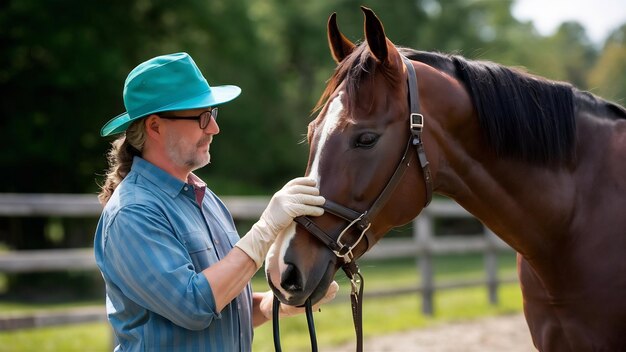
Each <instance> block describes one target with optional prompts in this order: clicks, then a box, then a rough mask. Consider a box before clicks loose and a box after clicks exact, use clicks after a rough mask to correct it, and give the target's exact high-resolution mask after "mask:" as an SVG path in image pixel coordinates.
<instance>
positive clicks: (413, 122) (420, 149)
mask: <svg viewBox="0 0 626 352" xmlns="http://www.w3.org/2000/svg"><path fill="white" fill-rule="evenodd" d="M402 61H404V66H405V67H406V69H407V71H408V76H409V77H408V82H409V107H410V109H411V115H410V118H409V131H411V143H412V144H413V145H414V146H415V149H416V150H417V157H418V159H419V161H420V166H421V167H422V171H423V172H424V183H425V184H426V204H425V205H424V207H427V206H428V204H430V201H431V199H432V198H433V181H432V175H431V173H430V167H429V166H428V159H426V152H425V151H424V143H423V141H422V130H423V129H424V115H422V114H420V100H419V93H418V90H417V75H416V74H415V67H413V63H412V62H411V60H409V59H408V58H407V57H406V56H402Z"/></svg>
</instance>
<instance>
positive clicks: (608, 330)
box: [266, 8, 626, 351]
mask: <svg viewBox="0 0 626 352" xmlns="http://www.w3.org/2000/svg"><path fill="white" fill-rule="evenodd" d="M362 9H363V12H364V13H365V39H366V41H365V42H363V43H361V44H360V45H355V44H353V43H351V42H350V41H349V40H348V39H346V38H345V36H343V35H342V34H341V33H340V31H339V29H338V28H337V25H336V19H335V15H334V14H333V15H332V16H331V18H330V19H329V22H328V40H329V44H330V48H331V52H332V56H333V58H334V59H335V61H336V62H337V63H338V66H337V68H336V70H335V73H334V75H333V76H332V77H331V79H330V80H329V82H328V85H327V87H326V90H325V92H324V93H323V95H322V97H321V98H320V104H319V105H320V106H321V107H322V108H321V110H320V113H319V115H318V116H317V118H316V119H315V120H314V121H312V122H311V123H310V124H309V130H308V141H309V144H310V155H309V162H308V168H307V172H306V173H307V174H308V175H309V176H311V177H314V178H316V179H317V180H318V182H319V186H320V191H321V193H322V195H324V196H325V197H326V198H327V200H329V201H332V202H334V203H336V204H340V205H342V206H344V207H346V208H349V209H353V210H354V211H355V212H356V213H357V214H359V213H361V214H368V213H367V211H368V210H370V208H371V207H372V204H373V203H374V202H375V200H376V199H377V198H378V197H379V195H380V194H381V193H383V189H384V188H385V186H386V184H387V183H388V181H389V179H390V178H392V174H394V169H396V166H397V165H399V164H402V163H404V161H401V159H402V160H403V159H408V161H407V162H406V163H407V164H408V165H409V167H408V168H407V170H406V172H404V174H402V175H401V176H400V182H398V184H397V186H396V187H395V188H394V189H392V190H391V191H389V192H386V193H389V194H388V197H385V198H388V200H386V201H385V204H383V205H382V206H379V207H378V208H380V209H379V210H378V211H376V213H375V214H372V213H369V216H370V217H371V218H370V219H369V220H370V221H371V223H367V224H365V225H367V226H365V225H363V226H351V225H350V226H349V225H347V223H348V222H349V221H347V220H346V219H349V218H348V217H345V216H344V217H343V218H342V216H337V215H335V214H333V213H332V212H326V213H325V214H324V215H323V216H321V217H319V218H313V219H311V220H312V221H313V222H314V223H315V225H316V227H318V228H319V229H321V230H322V232H324V233H326V234H331V235H328V236H329V237H331V238H333V239H336V238H337V237H338V236H339V233H340V232H341V236H342V237H343V239H342V240H341V241H342V242H343V243H351V244H352V245H354V248H347V249H349V250H350V253H349V254H348V255H347V256H346V255H345V252H346V251H343V252H342V253H338V251H335V252H333V251H331V250H329V249H328V248H327V245H326V244H324V243H323V242H322V241H320V240H318V238H317V237H315V236H312V235H311V233H310V232H309V231H308V230H307V229H305V228H304V227H302V226H301V225H295V224H294V225H293V226H292V227H291V228H290V229H289V231H287V232H285V233H284V234H283V235H281V236H280V237H279V239H278V241H277V242H276V243H275V244H274V247H273V248H272V250H271V252H270V254H269V255H268V258H267V261H266V268H267V269H266V271H267V276H268V281H269V283H270V285H271V287H272V288H273V290H274V292H275V294H276V295H277V296H278V297H279V298H280V300H281V301H282V302H284V303H287V304H292V305H301V304H303V303H304V302H305V300H306V299H307V298H311V300H312V301H314V302H315V301H317V300H319V299H320V297H321V296H322V295H323V293H324V292H325V291H326V288H327V287H328V285H329V284H330V282H331V281H332V279H333V277H334V275H335V273H336V271H337V270H338V269H339V268H340V267H341V266H342V265H343V262H344V261H345V260H352V259H356V258H358V257H360V256H361V255H362V254H363V253H365V252H366V251H367V250H368V249H369V248H371V247H372V246H373V245H374V244H375V243H376V242H377V241H378V240H379V239H380V238H382V236H384V234H385V233H386V232H387V231H389V230H390V229H391V228H392V227H395V226H399V225H402V224H405V223H407V222H409V221H411V220H412V219H413V218H414V217H416V216H417V215H418V214H419V213H420V211H421V210H422V209H423V207H424V206H425V204H427V201H428V199H427V198H428V197H429V196H428V195H427V189H428V187H429V182H425V180H424V178H425V172H424V170H427V169H429V172H430V174H431V175H432V176H431V177H430V178H429V179H430V180H429V181H430V183H431V185H432V189H433V191H434V192H435V193H437V194H440V195H444V196H447V197H450V198H452V199H454V200H455V201H456V202H458V203H459V204H460V205H461V206H463V207H464V208H465V209H467V210H468V211H469V212H471V213H472V214H474V215H475V216H476V217H477V218H479V219H480V220H481V221H482V222H483V223H484V224H485V225H486V226H488V227H489V228H490V229H491V230H493V231H494V232H495V233H496V234H497V235H498V236H499V237H500V238H502V239H503V240H504V241H505V242H506V243H508V244H509V245H510V246H512V247H513V248H514V249H515V250H516V251H517V252H518V273H519V279H520V282H521V288H522V293H523V297H524V313H525V316H526V320H527V322H528V326H529V328H530V332H531V334H532V338H533V342H534V344H535V346H536V347H537V348H538V349H539V350H542V351H600V350H601V351H625V350H626V110H625V109H624V108H623V107H620V106H618V105H616V104H614V103H611V102H607V101H605V100H603V99H600V98H598V97H596V96H594V95H592V94H590V93H587V92H583V91H580V90H578V89H576V88H574V87H572V86H571V85H569V84H566V83H562V82H554V81H549V80H546V79H544V78H541V77H536V76H532V75H529V74H527V73H524V72H521V71H518V70H514V69H511V68H507V67H504V66H501V65H498V64H495V63H491V62H480V61H470V60H467V59H465V58H463V57H460V56H456V55H441V54H436V53H429V52H419V51H415V50H411V49H407V48H398V47H396V46H394V44H393V43H392V42H391V41H390V40H389V39H388V38H387V37H386V36H385V33H384V30H383V26H382V23H381V22H380V20H379V19H378V18H377V17H376V15H375V14H374V13H373V12H372V11H371V10H369V9H366V8H362ZM403 56H404V57H408V58H409V59H410V61H408V65H411V66H412V67H413V68H414V70H415V72H416V74H415V75H416V77H417V83H418V86H419V92H409V88H408V87H407V78H408V76H409V75H412V73H411V71H410V70H408V67H407V66H406V65H407V64H405V61H404V60H403ZM409 95H411V96H413V98H414V99H415V98H417V96H419V100H420V111H419V113H421V115H419V116H423V121H419V122H421V123H422V124H423V128H422V126H421V125H420V126H419V127H420V131H421V137H422V138H421V139H422V141H420V142H423V150H425V155H423V157H424V158H425V160H427V161H428V162H429V164H427V166H426V167H423V168H422V167H420V163H418V160H419V159H420V157H421V156H418V155H417V152H416V151H415V150H414V149H413V148H408V147H407V143H406V141H407V140H410V139H411V138H412V136H411V133H410V129H409V121H410V120H413V119H412V118H411V119H409V116H411V114H412V113H415V112H414V111H410V107H409V99H408V98H407V96H409ZM416 116H418V115H416ZM411 117H413V116H411ZM412 127H414V126H412ZM405 150H408V151H409V152H408V155H407V156H405V157H403V151H405ZM422 164H423V163H422ZM349 220H352V219H351V218H350V219H349ZM362 235H363V236H362ZM361 237H363V239H362V240H360V239H361ZM340 244H341V243H340ZM352 245H350V246H348V247H352ZM336 252H337V253H336Z"/></svg>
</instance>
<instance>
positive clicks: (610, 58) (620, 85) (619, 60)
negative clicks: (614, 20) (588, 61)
mask: <svg viewBox="0 0 626 352" xmlns="http://www.w3.org/2000/svg"><path fill="white" fill-rule="evenodd" d="M589 87H590V89H591V91H593V92H594V93H596V94H598V95H601V96H603V97H604V98H607V99H609V100H613V101H615V102H617V103H619V104H621V105H626V24H624V25H622V26H621V27H620V28H618V29H616V30H615V31H614V32H613V33H612V34H611V35H610V36H609V37H608V39H607V40H606V42H605V44H604V50H603V51H602V54H601V55H600V58H599V59H598V61H597V63H596V65H595V66H594V67H593V69H592V70H591V71H590V72H589Z"/></svg>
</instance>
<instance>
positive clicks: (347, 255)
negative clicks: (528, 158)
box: [273, 56, 433, 352]
mask: <svg viewBox="0 0 626 352" xmlns="http://www.w3.org/2000/svg"><path fill="white" fill-rule="evenodd" d="M402 61H403V62H404V66H405V67H406V69H407V71H408V79H407V80H408V87H409V93H408V94H409V108H410V115H409V131H410V133H411V136H410V137H409V141H408V142H407V146H406V148H405V150H404V154H403V155H402V158H401V159H400V162H399V163H398V166H397V167H396V170H395V171H394V173H393V175H392V176H391V178H390V179H389V181H388V182H387V184H386V185H385V188H383V190H382V191H381V193H380V194H379V195H378V198H376V200H375V201H374V203H372V205H371V206H370V208H369V209H368V210H366V211H365V212H363V213H360V212H358V211H355V210H353V209H350V208H347V207H345V206H343V205H340V204H337V203H335V202H332V201H330V200H326V202H325V203H324V205H322V208H324V210H325V211H326V212H328V213H331V214H333V215H335V216H337V217H340V218H342V219H344V220H346V221H348V222H349V224H348V225H347V226H346V227H345V228H344V229H343V230H341V232H340V233H339V235H337V236H330V235H329V234H327V233H326V232H325V231H324V230H322V229H321V228H320V227H319V226H317V224H315V222H313V220H311V219H310V218H309V217H306V216H299V217H297V218H295V219H294V221H295V222H296V223H298V224H300V225H301V226H303V227H304V228H305V229H306V230H307V231H308V232H309V233H310V234H312V235H313V236H315V237H316V238H317V239H318V240H320V241H321V242H322V243H323V244H324V245H325V246H326V247H328V248H329V249H330V250H331V251H332V252H333V253H335V255H336V256H337V257H339V258H341V259H343V264H342V266H341V268H342V269H343V271H344V272H345V273H346V276H348V278H349V279H350V282H351V284H352V290H351V293H350V298H351V302H352V318H353V320H354V329H355V332H356V336H357V348H356V350H357V351H358V352H360V351H362V350H363V331H362V302H363V284H364V283H363V276H362V275H361V272H360V270H359V266H358V265H357V264H356V261H355V260H354V253H353V252H352V251H353V250H354V248H356V246H358V245H359V244H360V243H361V241H362V240H363V239H364V238H365V239H366V245H367V247H366V249H365V252H367V251H368V250H369V249H370V248H371V247H372V246H373V245H374V242H375V241H374V239H373V238H371V236H372V234H371V232H369V231H368V230H369V228H370V227H371V226H372V222H371V220H372V219H374V218H375V217H376V215H378V213H379V212H380V210H381V209H382V208H383V206H385V205H386V204H387V201H388V200H389V198H390V197H391V194H392V193H393V191H394V190H395V189H396V186H397V185H398V184H399V183H400V180H401V179H402V176H404V172H405V171H406V170H407V169H408V168H409V167H410V166H411V160H412V159H413V153H410V150H411V146H414V147H415V149H416V151H417V157H418V160H419V162H420V166H421V167H422V171H423V173H424V183H425V185H426V200H425V204H424V207H427V206H428V204H430V201H431V199H432V193H433V184H432V176H431V172H430V167H429V165H428V160H427V159H426V152H425V151H424V144H423V141H422V130H423V128H424V116H423V115H422V114H421V113H420V103H419V90H418V87H417V76H416V74H415V68H414V67H413V64H412V63H411V60H409V59H408V58H406V57H405V56H402ZM352 227H354V228H355V229H357V230H358V231H360V235H359V236H358V237H357V239H356V241H354V242H353V243H349V242H346V241H345V240H344V239H343V237H344V235H345V234H346V233H347V232H348V230H350V228H352ZM305 307H306V315H307V322H308V325H309V335H310V336H311V346H312V348H313V351H317V341H315V327H314V324H313V313H312V311H311V302H310V300H307V303H306V304H305ZM273 308H274V314H273V324H274V348H275V349H276V351H277V352H278V351H281V348H280V337H279V329H278V309H279V308H280V301H279V300H278V298H276V297H275V299H274V307H273Z"/></svg>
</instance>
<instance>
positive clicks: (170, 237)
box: [104, 205, 220, 330]
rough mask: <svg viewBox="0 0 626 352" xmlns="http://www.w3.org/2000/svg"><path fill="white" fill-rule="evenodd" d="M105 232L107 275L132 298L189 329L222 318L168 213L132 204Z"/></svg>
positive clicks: (204, 325) (204, 326) (124, 209)
mask: <svg viewBox="0 0 626 352" xmlns="http://www.w3.org/2000/svg"><path fill="white" fill-rule="evenodd" d="M105 231H106V242H105V244H104V263H105V265H106V271H107V274H108V275H109V276H110V277H111V279H112V281H113V283H114V284H115V285H117V286H118V287H119V289H120V290H121V291H122V292H123V293H124V294H125V295H126V296H128V298H130V299H131V300H133V301H134V302H136V303H137V304H139V305H141V306H143V307H145V308H146V309H148V310H150V311H153V312H155V313H157V314H159V315H161V316H163V317H165V318H167V319H168V320H170V321H172V322H173V323H174V324H176V325H179V326H181V327H184V328H186V329H190V330H200V329H204V328H206V327H207V326H209V325H210V324H211V322H212V321H213V319H214V318H219V317H220V315H219V312H217V311H216V306H215V299H214V296H213V292H212V291H211V287H210V285H209V282H208V281H207V279H206V278H205V277H204V275H203V274H202V273H196V272H195V271H194V268H193V264H192V260H191V257H190V256H189V253H188V251H187V249H186V247H185V246H184V244H183V243H181V241H180V240H179V239H178V238H177V237H176V235H175V234H174V232H173V230H172V226H171V225H170V224H169V222H168V221H167V219H166V218H165V216H164V215H163V214H161V213H159V212H158V211H156V210H154V209H150V208H148V207H145V206H139V205H131V206H127V207H124V208H123V209H121V210H120V211H119V212H118V213H117V215H116V216H115V218H114V219H113V220H112V221H111V223H110V224H109V226H108V228H107V229H106V230H105Z"/></svg>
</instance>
